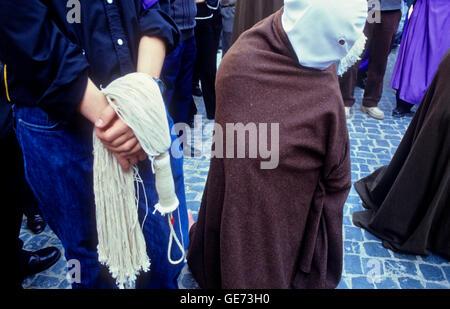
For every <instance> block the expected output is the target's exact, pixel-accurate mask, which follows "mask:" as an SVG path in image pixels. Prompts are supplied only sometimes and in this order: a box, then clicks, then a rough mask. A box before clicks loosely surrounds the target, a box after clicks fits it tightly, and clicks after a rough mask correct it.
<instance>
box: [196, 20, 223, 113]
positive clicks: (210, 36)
mask: <svg viewBox="0 0 450 309" xmlns="http://www.w3.org/2000/svg"><path fill="white" fill-rule="evenodd" d="M219 33H220V32H219ZM195 39H196V41H197V60H196V64H195V67H196V71H197V74H198V77H199V79H200V82H201V85H202V92H203V100H204V102H205V108H206V117H207V118H208V119H214V114H215V111H216V92H215V82H216V72H217V49H218V45H219V44H218V43H219V35H218V27H217V26H215V25H214V20H213V19H211V18H210V19H205V20H197V26H196V27H195Z"/></svg>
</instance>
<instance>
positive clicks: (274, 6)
mask: <svg viewBox="0 0 450 309" xmlns="http://www.w3.org/2000/svg"><path fill="white" fill-rule="evenodd" d="M282 6H283V0H237V3H236V6H235V8H236V11H235V13H234V20H233V30H232V34H231V43H232V44H233V43H234V42H236V40H237V38H238V37H239V36H240V35H241V34H242V33H243V32H244V31H246V30H248V29H250V28H251V27H253V25H255V24H256V23H257V22H259V21H261V20H263V19H264V18H266V17H267V16H269V15H271V14H273V13H275V12H276V11H278V10H279V9H280V8H281V7H282Z"/></svg>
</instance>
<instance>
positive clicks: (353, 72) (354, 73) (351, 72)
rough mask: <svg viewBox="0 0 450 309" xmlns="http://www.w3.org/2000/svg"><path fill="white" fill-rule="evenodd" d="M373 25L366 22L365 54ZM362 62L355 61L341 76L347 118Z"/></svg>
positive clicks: (352, 103)
mask: <svg viewBox="0 0 450 309" xmlns="http://www.w3.org/2000/svg"><path fill="white" fill-rule="evenodd" d="M373 27H374V24H373V23H369V22H366V26H365V28H364V34H365V36H366V37H367V41H366V47H365V50H364V52H363V55H364V54H365V53H366V52H367V49H368V47H369V46H370V45H371V40H372V33H373ZM361 62H362V60H360V61H358V62H357V63H355V64H354V65H353V66H352V67H351V68H349V69H348V70H347V72H345V73H344V74H343V75H342V76H341V77H340V78H339V86H340V88H341V94H342V99H343V100H344V105H345V116H346V117H347V118H349V117H350V109H351V107H352V106H353V105H354V104H355V96H354V93H355V87H356V82H357V78H358V69H359V67H360V65H361Z"/></svg>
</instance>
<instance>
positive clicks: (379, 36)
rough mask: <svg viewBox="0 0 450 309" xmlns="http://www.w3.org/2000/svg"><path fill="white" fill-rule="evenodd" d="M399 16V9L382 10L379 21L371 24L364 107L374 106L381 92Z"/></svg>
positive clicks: (400, 14) (400, 13) (400, 15)
mask: <svg viewBox="0 0 450 309" xmlns="http://www.w3.org/2000/svg"><path fill="white" fill-rule="evenodd" d="M401 17H402V12H401V10H395V11H382V12H381V23H375V24H373V30H372V31H373V32H372V38H371V42H370V46H369V49H370V50H369V70H368V74H367V81H366V88H365V91H364V98H363V105H364V106H366V107H376V106H377V105H378V102H379V101H380V99H381V96H382V94H383V80H384V74H385V73H386V66H387V61H388V57H389V53H390V52H391V47H392V44H393V42H394V39H395V34H396V32H397V29H398V24H399V22H400V19H401Z"/></svg>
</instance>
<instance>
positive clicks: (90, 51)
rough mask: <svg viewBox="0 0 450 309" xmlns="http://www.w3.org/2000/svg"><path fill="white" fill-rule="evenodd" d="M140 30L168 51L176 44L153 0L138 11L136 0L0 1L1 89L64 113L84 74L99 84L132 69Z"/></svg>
mask: <svg viewBox="0 0 450 309" xmlns="http://www.w3.org/2000/svg"><path fill="white" fill-rule="evenodd" d="M165 1H169V0H159V2H160V3H162V4H163V3H164V2H165ZM77 4H78V5H81V6H80V10H78V11H79V13H80V14H79V16H80V17H81V19H80V23H76V22H75V23H70V22H69V20H70V19H67V16H69V17H73V16H76V14H75V13H76V12H78V11H77V7H76V5H77ZM72 13H74V14H72ZM72 21H73V20H72ZM146 35H147V36H156V37H159V38H161V39H163V40H164V41H165V43H166V46H167V53H170V52H171V51H172V49H173V48H175V46H176V45H177V44H178V41H179V30H178V28H177V26H176V25H175V23H174V22H173V20H172V19H171V18H170V17H169V16H168V15H167V14H166V13H165V12H163V11H162V10H161V9H160V7H159V4H158V3H156V4H155V5H154V6H152V7H151V8H150V9H148V10H145V9H144V8H143V6H142V0H126V1H125V0H123V1H118V0H95V1H93V0H92V1H91V0H89V1H80V0H67V1H66V0H47V1H40V0H1V1H0V40H1V43H0V60H1V61H2V62H4V63H5V64H6V66H7V67H6V70H4V69H3V70H2V72H1V73H2V74H1V76H2V80H1V85H0V87H2V86H3V87H4V88H6V86H7V88H8V94H9V98H10V100H11V101H12V102H13V103H16V104H19V105H20V104H21V105H37V106H39V107H41V108H42V109H44V110H45V111H46V112H47V113H49V114H50V115H53V116H54V117H58V118H69V117H71V116H72V115H73V113H74V112H75V110H76V108H77V106H78V105H79V104H80V102H81V100H82V98H83V94H84V91H85V88H86V85H87V78H88V77H90V78H91V79H92V80H93V82H94V83H95V84H96V85H97V86H99V87H101V86H103V87H106V86H107V85H108V84H109V83H110V82H111V81H113V80H114V79H116V78H117V77H119V76H122V75H124V74H127V73H130V72H134V71H136V65H137V54H138V45H139V41H140V38H141V37H142V36H146ZM5 71H6V72H5ZM4 75H6V77H7V80H6V83H5V81H4V80H3V77H4ZM5 85H6V86H5ZM5 93H6V89H3V90H2V91H0V95H2V94H5Z"/></svg>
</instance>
